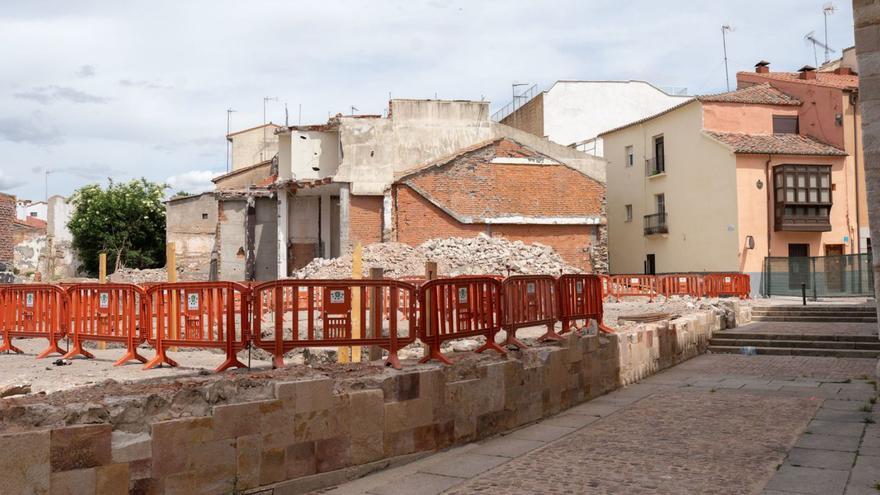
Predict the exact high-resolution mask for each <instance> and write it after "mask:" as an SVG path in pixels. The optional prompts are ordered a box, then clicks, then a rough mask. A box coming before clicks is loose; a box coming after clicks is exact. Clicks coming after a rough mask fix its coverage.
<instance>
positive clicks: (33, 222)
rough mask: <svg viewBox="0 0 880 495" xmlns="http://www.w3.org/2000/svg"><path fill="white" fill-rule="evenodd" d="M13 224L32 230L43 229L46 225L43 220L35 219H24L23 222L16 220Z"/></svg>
mask: <svg viewBox="0 0 880 495" xmlns="http://www.w3.org/2000/svg"><path fill="white" fill-rule="evenodd" d="M15 223H17V224H19V225H23V226H25V227H30V228H33V229H45V228H46V226H47V225H48V224H47V223H46V221H45V220H41V219H39V218H36V217H24V220H21V219H18V218H16V219H15Z"/></svg>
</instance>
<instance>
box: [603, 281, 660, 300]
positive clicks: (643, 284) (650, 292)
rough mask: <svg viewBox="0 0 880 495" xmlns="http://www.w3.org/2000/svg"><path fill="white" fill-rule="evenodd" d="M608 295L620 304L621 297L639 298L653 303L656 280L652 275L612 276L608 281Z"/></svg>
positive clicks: (655, 293) (655, 292)
mask: <svg viewBox="0 0 880 495" xmlns="http://www.w3.org/2000/svg"><path fill="white" fill-rule="evenodd" d="M609 288H610V290H609V294H610V295H611V296H612V297H614V298H615V299H616V300H617V302H620V298H621V297H631V296H640V297H647V298H648V301H653V300H654V296H656V295H657V287H656V280H655V278H654V276H653V275H612V276H611V277H610V280H609Z"/></svg>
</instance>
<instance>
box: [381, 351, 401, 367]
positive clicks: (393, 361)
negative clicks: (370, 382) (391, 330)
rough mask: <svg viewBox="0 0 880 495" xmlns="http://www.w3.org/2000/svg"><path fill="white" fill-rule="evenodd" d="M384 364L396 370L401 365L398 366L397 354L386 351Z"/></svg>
mask: <svg viewBox="0 0 880 495" xmlns="http://www.w3.org/2000/svg"><path fill="white" fill-rule="evenodd" d="M385 366H390V367H392V368H394V369H396V370H399V369H401V368H402V366H400V358H399V357H398V356H397V353H396V352H389V353H388V358H387V359H385Z"/></svg>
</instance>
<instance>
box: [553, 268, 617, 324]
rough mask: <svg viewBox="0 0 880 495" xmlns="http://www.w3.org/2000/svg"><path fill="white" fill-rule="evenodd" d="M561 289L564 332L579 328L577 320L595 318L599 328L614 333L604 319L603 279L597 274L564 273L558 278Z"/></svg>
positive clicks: (585, 322)
mask: <svg viewBox="0 0 880 495" xmlns="http://www.w3.org/2000/svg"><path fill="white" fill-rule="evenodd" d="M557 286H558V291H559V319H560V321H562V333H566V332H568V331H570V330H575V329H577V322H578V321H581V320H583V321H584V326H586V324H587V323H589V320H595V322H596V326H597V328H598V329H599V330H601V331H603V332H606V333H613V330H611V329H610V328H608V327H607V326H605V322H604V321H603V316H604V308H603V305H602V279H601V278H600V277H599V276H597V275H583V274H572V275H562V276H561V277H559V279H558V280H557Z"/></svg>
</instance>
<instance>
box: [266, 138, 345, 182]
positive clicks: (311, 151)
mask: <svg viewBox="0 0 880 495" xmlns="http://www.w3.org/2000/svg"><path fill="white" fill-rule="evenodd" d="M289 139H290V154H289V155H288V154H287V153H286V152H285V153H284V154H279V156H278V158H279V166H280V167H285V168H288V167H289V169H290V170H291V171H292V177H293V178H294V179H297V180H312V179H323V178H324V177H331V176H333V175H336V171H337V169H338V168H339V160H340V157H339V133H338V132H320V131H293V132H291V133H290V138H289ZM285 144H286V140H285ZM281 159H285V160H289V161H286V162H281Z"/></svg>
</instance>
